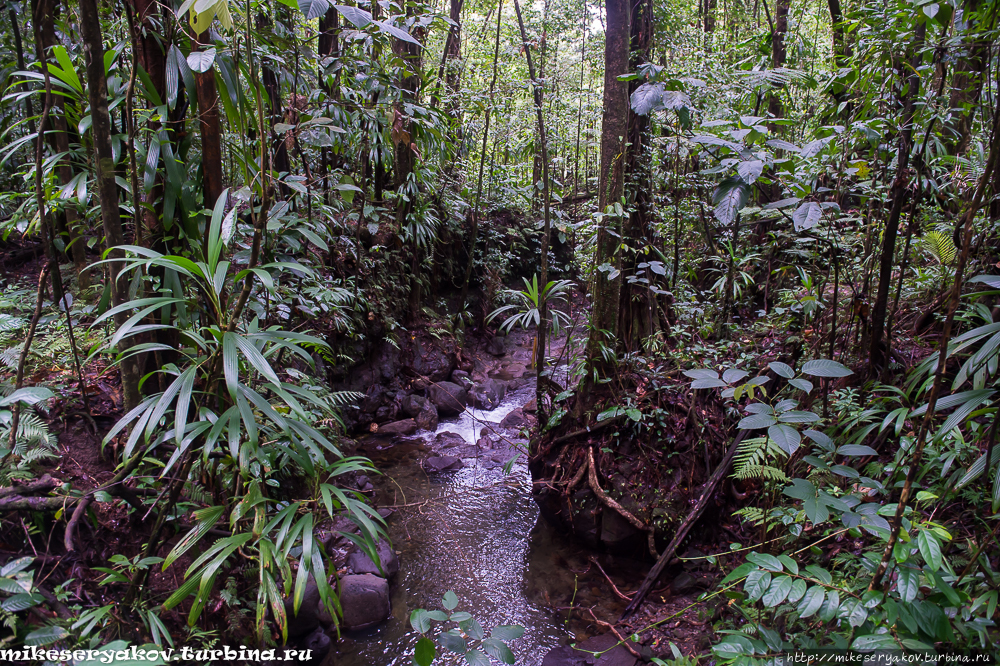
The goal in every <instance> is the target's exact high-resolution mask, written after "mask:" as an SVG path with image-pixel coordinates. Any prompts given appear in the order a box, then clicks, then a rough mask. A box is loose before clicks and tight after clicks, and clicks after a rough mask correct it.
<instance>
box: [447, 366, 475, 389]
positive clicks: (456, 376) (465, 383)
mask: <svg viewBox="0 0 1000 666" xmlns="http://www.w3.org/2000/svg"><path fill="white" fill-rule="evenodd" d="M451 381H452V382H454V383H455V384H458V385H459V386H461V387H462V388H464V389H466V390H468V389H471V388H472V378H471V377H469V373H468V372H466V371H465V370H456V371H454V372H453V373H451Z"/></svg>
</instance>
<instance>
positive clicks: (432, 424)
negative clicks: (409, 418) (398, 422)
mask: <svg viewBox="0 0 1000 666" xmlns="http://www.w3.org/2000/svg"><path fill="white" fill-rule="evenodd" d="M413 420H414V421H416V423H417V427H418V428H420V429H421V430H434V429H435V428H437V427H438V410H437V407H435V406H434V405H432V404H431V403H430V402H427V404H426V405H425V406H424V408H423V409H422V410H420V412H419V413H418V414H417V415H416V417H414V419H413Z"/></svg>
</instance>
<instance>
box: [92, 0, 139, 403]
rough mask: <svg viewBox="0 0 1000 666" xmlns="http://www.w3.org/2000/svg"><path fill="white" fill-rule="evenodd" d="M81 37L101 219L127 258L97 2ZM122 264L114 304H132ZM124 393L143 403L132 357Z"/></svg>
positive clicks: (125, 366) (111, 244)
mask: <svg viewBox="0 0 1000 666" xmlns="http://www.w3.org/2000/svg"><path fill="white" fill-rule="evenodd" d="M80 35H81V37H82V39H83V53H84V57H85V60H86V62H87V92H88V95H89V97H90V108H91V115H92V117H93V125H92V127H91V132H92V135H93V141H94V152H95V157H96V159H95V160H94V163H95V165H96V167H97V189H98V196H99V198H100V201H101V219H102V221H103V223H104V236H105V239H106V242H107V246H108V248H109V249H110V250H111V252H110V258H111V259H124V257H125V253H124V252H123V251H122V250H117V249H113V248H116V247H118V246H121V245H124V244H125V238H124V235H123V234H122V221H121V216H120V214H119V212H118V184H117V183H116V182H115V162H114V158H113V157H112V153H111V116H110V114H109V113H108V87H107V80H106V79H105V76H104V42H103V38H102V36H101V18H100V15H99V14H98V12H97V0H80ZM121 268H122V264H120V263H118V262H117V261H113V262H111V263H110V264H108V279H109V282H110V285H109V287H110V289H111V302H112V303H113V304H114V305H115V306H118V305H121V304H123V303H125V302H127V301H128V291H127V289H126V288H125V285H123V284H120V283H119V282H118V274H119V272H120V271H121ZM128 319H129V313H128V312H127V311H124V310H122V311H120V312H118V313H117V314H116V315H115V316H114V320H115V325H116V326H119V327H120V326H122V325H123V324H124V323H125V322H126V321H127V320H128ZM130 346H131V343H130V342H128V341H126V340H123V341H121V342H120V343H119V344H118V351H119V353H124V352H126V351H127V350H128V348H129V347H130ZM121 377H122V392H123V393H124V396H125V409H126V410H129V409H132V408H133V407H135V406H136V405H138V404H139V365H138V363H137V361H136V357H135V356H134V355H133V356H129V357H127V358H125V359H124V360H123V361H122V363H121Z"/></svg>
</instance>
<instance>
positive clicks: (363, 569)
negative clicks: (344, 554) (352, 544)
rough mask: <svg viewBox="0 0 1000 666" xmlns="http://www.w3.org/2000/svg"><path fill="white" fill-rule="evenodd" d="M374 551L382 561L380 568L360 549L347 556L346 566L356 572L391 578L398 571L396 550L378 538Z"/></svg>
mask: <svg viewBox="0 0 1000 666" xmlns="http://www.w3.org/2000/svg"><path fill="white" fill-rule="evenodd" d="M375 552H376V553H378V559H379V562H381V563H382V569H381V570H380V569H379V568H378V565H377V564H375V562H374V561H372V558H370V557H368V554H367V553H364V552H362V551H360V550H356V551H354V552H353V553H351V554H350V556H348V558H347V566H348V567H350V569H351V570H352V571H354V573H356V574H372V575H373V576H379V577H381V578H392V577H393V576H395V575H396V574H397V573H399V558H398V557H396V551H394V550H393V549H392V547H391V546H390V545H389V544H388V543H387V542H386V541H385V540H379V542H378V545H377V546H376V547H375Z"/></svg>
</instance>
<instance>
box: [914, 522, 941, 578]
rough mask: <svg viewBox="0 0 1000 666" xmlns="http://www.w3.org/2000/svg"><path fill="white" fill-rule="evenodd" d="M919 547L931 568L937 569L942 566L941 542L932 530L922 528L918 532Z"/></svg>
mask: <svg viewBox="0 0 1000 666" xmlns="http://www.w3.org/2000/svg"><path fill="white" fill-rule="evenodd" d="M917 548H919V549H920V554H921V555H922V556H923V558H924V561H925V562H927V564H928V565H929V566H930V568H931V569H933V570H934V571H937V570H938V569H940V568H941V544H940V543H939V542H938V540H937V537H936V536H935V535H934V533H933V532H932V531H931V530H929V529H924V530H920V533H919V534H917Z"/></svg>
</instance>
